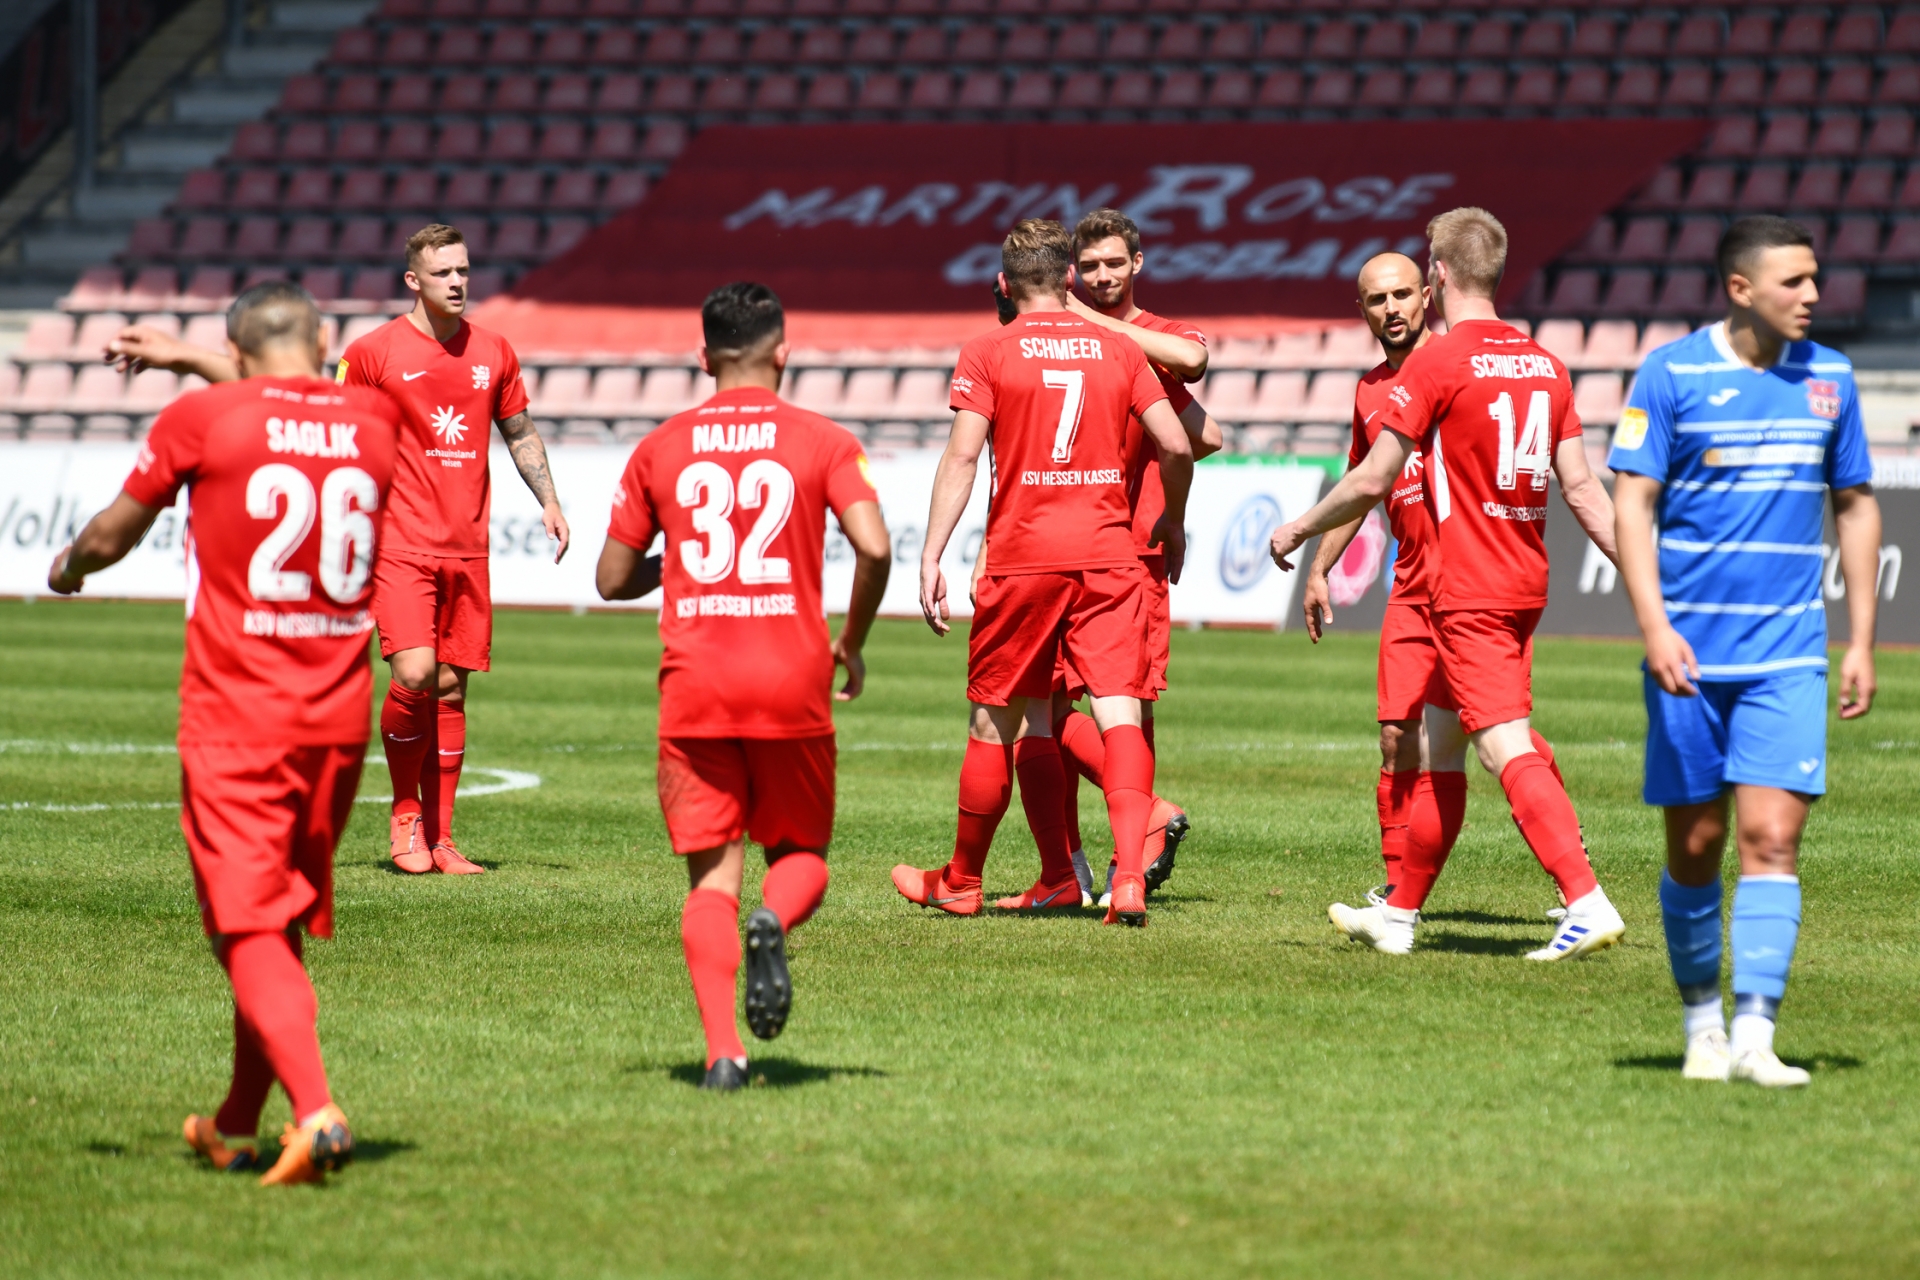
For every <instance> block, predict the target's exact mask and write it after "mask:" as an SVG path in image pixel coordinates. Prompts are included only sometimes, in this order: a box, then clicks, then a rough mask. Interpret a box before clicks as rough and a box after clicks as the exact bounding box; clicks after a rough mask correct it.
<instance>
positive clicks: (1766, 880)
mask: <svg viewBox="0 0 1920 1280" xmlns="http://www.w3.org/2000/svg"><path fill="white" fill-rule="evenodd" d="M1740 883H1741V884H1799V883H1800V877H1799V876H1772V875H1768V876H1741V877H1740Z"/></svg>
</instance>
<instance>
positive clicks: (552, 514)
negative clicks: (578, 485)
mask: <svg viewBox="0 0 1920 1280" xmlns="http://www.w3.org/2000/svg"><path fill="white" fill-rule="evenodd" d="M500 434H501V436H502V437H503V438H505V440H506V442H507V452H508V453H510V454H512V455H513V465H514V467H515V468H516V469H518V470H519V472H520V478H521V479H522V480H525V481H526V482H527V488H528V489H530V490H532V492H533V496H534V500H535V501H537V502H538V503H539V504H540V523H541V524H543V525H545V526H546V527H547V537H549V538H551V539H552V540H553V541H554V542H555V543H556V544H558V545H557V546H556V547H555V548H554V552H553V562H554V563H555V564H559V563H560V559H561V557H563V556H565V555H566V554H567V546H568V544H569V543H571V542H572V541H573V531H572V530H571V529H569V528H568V527H567V517H566V516H565V515H563V514H561V511H560V499H559V498H558V497H557V496H555V494H554V491H553V473H552V472H550V471H549V470H548V469H547V445H546V442H545V441H544V440H542V439H541V438H540V431H539V429H538V428H536V427H535V426H534V425H533V418H532V416H531V415H530V414H528V413H527V411H526V410H525V409H522V410H521V411H520V412H519V413H516V414H514V415H513V416H512V417H511V418H508V419H507V420H506V421H504V422H502V423H501V424H500Z"/></svg>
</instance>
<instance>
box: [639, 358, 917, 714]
mask: <svg viewBox="0 0 1920 1280" xmlns="http://www.w3.org/2000/svg"><path fill="white" fill-rule="evenodd" d="M878 500H879V499H878V497H877V495H876V494H875V493H874V490H873V482H872V481H871V480H870V479H868V477H867V455H866V453H865V451H863V450H862V449H861V447H860V442H859V441H858V440H856V439H855V438H854V437H853V434H852V433H851V432H849V431H847V430H846V428H844V427H841V426H839V425H838V424H836V423H834V422H831V421H829V420H828V419H826V418H823V417H821V416H820V415H819V414H817V413H809V412H807V411H806V410H805V409H801V408H797V407H795V406H793V405H790V404H788V403H786V402H785V401H783V400H781V399H780V398H779V397H778V396H776V395H774V393H773V392H771V391H763V390H760V389H758V388H751V387H748V388H739V387H736V388H735V389H733V390H731V391H722V392H721V393H720V394H718V395H716V396H714V397H713V398H712V399H710V400H708V401H707V402H706V403H705V404H703V405H701V406H700V407H699V408H697V409H690V410H688V411H687V412H686V413H682V414H678V415H676V416H674V417H671V418H668V419H667V420H666V421H665V422H663V423H661V424H660V426H659V427H658V428H656V429H655V430H654V432H653V434H651V435H649V436H648V437H647V438H646V439H644V440H642V441H641V442H640V443H639V445H638V446H637V447H635V449H634V451H633V456H632V457H631V458H629V459H628V460H627V467H626V470H625V471H624V472H623V473H622V474H621V477H620V483H619V485H618V486H617V487H616V488H615V489H614V491H613V521H612V523H611V524H610V525H609V526H608V528H607V536H608V537H610V538H612V539H614V540H615V541H616V542H623V543H625V544H626V545H627V546H629V547H632V548H633V549H634V550H635V551H639V552H641V553H643V554H644V553H645V552H646V550H647V548H648V547H649V546H651V545H652V543H653V538H654V535H655V534H656V533H665V534H666V536H667V546H666V551H665V554H664V556H663V557H662V568H661V575H660V577H661V587H662V589H663V592H664V599H663V600H662V601H661V605H660V644H661V650H662V652H661V656H660V736H661V737H663V738H812V737H818V736H820V735H821V734H827V733H832V732H833V714H832V709H831V700H832V691H833V655H832V653H831V652H830V651H829V649H828V644H827V623H826V616H825V612H824V610H823V609H822V607H821V603H820V574H821V569H822V562H823V561H824V559H825V556H826V516H827V512H828V511H832V512H833V513H834V515H836V516H837V515H839V514H840V513H841V512H843V511H845V510H846V509H847V508H848V507H850V506H852V505H853V504H854V503H856V502H877V501H878Z"/></svg>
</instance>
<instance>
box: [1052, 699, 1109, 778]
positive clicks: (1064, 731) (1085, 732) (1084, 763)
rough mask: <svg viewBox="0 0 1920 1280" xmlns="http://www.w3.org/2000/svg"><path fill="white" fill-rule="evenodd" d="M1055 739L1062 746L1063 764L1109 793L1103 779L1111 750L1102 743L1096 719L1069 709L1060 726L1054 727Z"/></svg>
mask: <svg viewBox="0 0 1920 1280" xmlns="http://www.w3.org/2000/svg"><path fill="white" fill-rule="evenodd" d="M1053 737H1054V741H1055V742H1057V743H1059V744H1060V761H1061V764H1062V765H1063V766H1065V767H1066V768H1068V769H1071V770H1073V771H1075V772H1077V773H1078V774H1079V775H1080V776H1081V777H1083V778H1085V779H1086V780H1087V781H1088V782H1091V783H1092V784H1093V785H1094V786H1096V787H1100V788H1101V789H1102V790H1105V787H1104V785H1103V784H1102V783H1101V781H1100V776H1101V774H1102V773H1104V772H1105V770H1106V767H1107V748H1106V744H1105V743H1103V742H1101V741H1100V726H1098V725H1096V724H1095V723H1094V722H1093V717H1092V716H1090V715H1087V714H1085V713H1084V712H1080V711H1074V710H1072V709H1071V708H1069V709H1068V711H1067V714H1066V715H1065V716H1063V717H1061V720H1060V723H1059V724H1057V725H1055V726H1053Z"/></svg>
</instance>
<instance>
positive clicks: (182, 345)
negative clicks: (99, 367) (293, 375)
mask: <svg viewBox="0 0 1920 1280" xmlns="http://www.w3.org/2000/svg"><path fill="white" fill-rule="evenodd" d="M102 358H103V359H104V360H105V361H106V362H107V363H108V364H110V365H112V366H114V368H116V369H118V370H119V371H120V372H121V373H138V372H140V370H142V369H166V370H169V371H171V372H173V373H197V374H199V375H200V376H201V377H203V378H205V379H206V380H207V381H208V382H236V381H238V380H239V378H240V369H239V366H237V365H235V364H234V362H233V358H232V357H231V356H229V355H227V354H226V353H225V352H223V351H209V350H207V349H206V348H205V347H196V346H194V345H193V344H192V343H190V342H182V341H181V340H180V339H178V338H175V337H172V336H170V335H168V334H165V333H162V332H160V330H158V329H156V328H154V327H153V326H152V325H146V324H130V325H128V326H127V327H126V328H124V329H122V330H121V331H120V332H119V333H116V334H114V335H113V340H112V341H111V342H109V343H107V347H106V350H105V351H104V352H103V353H102Z"/></svg>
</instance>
